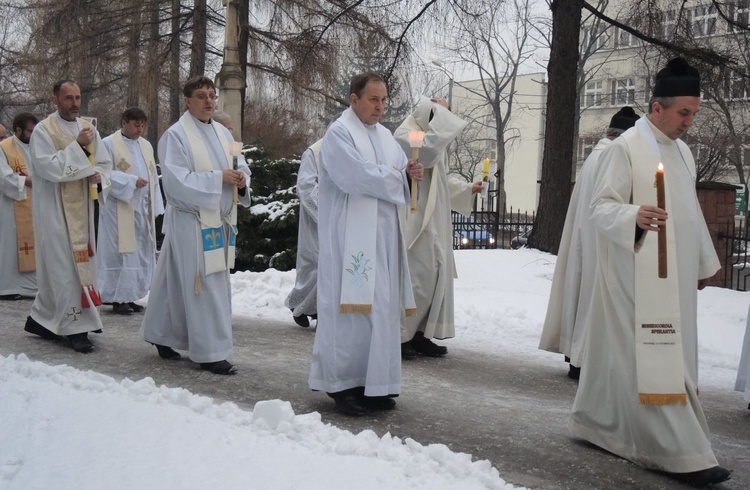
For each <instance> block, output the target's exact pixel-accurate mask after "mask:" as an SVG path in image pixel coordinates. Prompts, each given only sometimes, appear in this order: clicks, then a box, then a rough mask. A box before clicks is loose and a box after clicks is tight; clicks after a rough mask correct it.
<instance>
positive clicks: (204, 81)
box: [141, 76, 250, 375]
mask: <svg viewBox="0 0 750 490" xmlns="http://www.w3.org/2000/svg"><path fill="white" fill-rule="evenodd" d="M183 95H184V100H185V105H186V106H187V111H186V112H185V113H184V114H183V115H182V117H181V118H180V120H179V121H178V122H176V123H175V124H173V125H172V126H171V127H170V128H169V129H168V130H167V131H166V132H165V133H164V134H163V135H162V137H161V139H160V140H159V150H158V151H159V162H160V165H161V171H162V184H163V186H164V193H165V195H166V197H167V206H166V211H165V213H164V226H163V229H162V231H163V232H164V235H165V236H164V242H163V243H162V247H161V251H160V252H159V260H158V263H157V266H156V273H155V275H154V281H153V284H152V286H151V292H150V294H149V297H148V305H147V308H146V314H145V316H144V319H143V324H142V326H141V335H142V336H143V339H144V340H145V341H147V342H149V343H152V344H154V345H155V346H156V348H157V350H158V353H159V356H161V357H162V358H164V359H169V360H176V359H179V358H180V354H179V353H177V352H176V351H175V350H174V349H180V350H187V351H188V352H189V355H190V359H191V360H192V361H193V362H196V363H199V364H200V365H201V369H204V370H207V371H210V372H212V373H215V374H222V375H227V374H235V373H236V372H237V368H236V367H235V366H234V365H233V364H231V363H230V362H229V359H230V358H231V357H232V352H233V346H232V288H231V285H230V283H229V270H230V269H231V268H233V267H234V256H235V241H236V236H237V205H238V204H242V205H243V206H245V207H247V206H249V205H250V191H249V185H250V169H249V168H248V166H247V164H246V163H245V160H244V158H242V157H241V156H240V157H235V159H234V160H233V159H232V156H231V154H230V148H231V146H230V144H231V143H232V141H233V138H232V135H231V133H230V132H229V131H228V130H227V129H226V128H225V127H224V126H222V125H221V124H219V123H217V122H215V121H213V120H212V119H211V116H212V115H213V113H214V110H215V104H216V88H215V86H214V83H213V81H211V79H209V78H206V77H204V76H197V77H193V78H191V79H190V80H188V81H187V83H186V84H185V86H184V88H183ZM234 162H236V163H237V168H236V169H234V168H233V166H234Z"/></svg>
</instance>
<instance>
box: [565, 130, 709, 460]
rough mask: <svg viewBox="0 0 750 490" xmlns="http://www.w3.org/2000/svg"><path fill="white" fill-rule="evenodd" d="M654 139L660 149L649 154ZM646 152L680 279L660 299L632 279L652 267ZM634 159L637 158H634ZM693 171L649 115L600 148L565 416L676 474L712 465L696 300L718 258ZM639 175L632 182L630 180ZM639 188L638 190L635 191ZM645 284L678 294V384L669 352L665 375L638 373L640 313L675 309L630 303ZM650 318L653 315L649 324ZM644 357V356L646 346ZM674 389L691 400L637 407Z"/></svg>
mask: <svg viewBox="0 0 750 490" xmlns="http://www.w3.org/2000/svg"><path fill="white" fill-rule="evenodd" d="M653 139H655V141H656V144H657V145H658V153H657V152H656V151H654V150H652V147H653V145H652V141H653ZM644 152H651V153H653V154H658V155H659V156H660V158H661V161H662V163H663V164H664V167H665V170H664V173H665V175H666V176H668V177H667V179H668V186H667V192H668V193H669V200H668V201H667V203H668V204H667V206H668V207H669V209H667V212H668V213H669V219H668V220H667V222H669V221H672V228H671V229H670V231H672V232H673V236H674V241H675V245H676V246H675V247H674V251H673V253H672V254H671V255H673V256H674V261H675V262H674V263H672V262H670V268H671V269H670V270H669V274H672V272H673V269H674V270H676V271H679V273H678V274H677V275H676V277H675V278H674V279H675V280H676V284H674V285H672V286H670V287H673V288H674V289H676V298H675V296H664V295H662V293H663V292H662V291H661V290H660V291H658V292H657V293H653V291H652V290H651V289H650V288H649V286H643V285H642V284H643V282H644V281H643V280H642V279H638V280H637V279H636V275H638V274H640V272H638V273H637V272H636V268H641V267H645V268H646V270H647V271H648V272H649V273H650V272H651V270H652V269H653V271H654V273H655V274H656V271H657V264H656V263H655V259H654V257H653V256H652V255H651V254H650V253H649V252H645V253H644V248H643V247H644V245H645V243H641V242H639V243H638V244H636V216H637V212H638V208H639V207H640V206H641V205H642V204H651V203H653V202H655V199H656V194H655V193H656V189H654V187H653V185H654V179H655V174H656V167H655V166H656V164H658V161H653V160H654V157H653V155H651V156H650V157H648V158H646V157H644ZM636 158H638V159H639V162H635V159H636ZM640 160H642V161H640ZM641 164H643V165H647V170H643V171H641V170H638V169H637V167H638V166H639V165H641ZM652 166H653V167H652ZM694 175H695V163H694V161H693V158H692V156H691V154H690V151H689V149H688V148H687V146H686V145H685V144H684V143H683V142H682V141H680V140H672V139H670V138H669V137H667V136H666V135H664V134H663V133H662V132H661V131H659V130H658V129H657V128H656V127H655V126H653V124H651V123H650V121H648V119H647V118H642V119H641V120H640V121H639V123H637V124H636V126H635V127H633V128H631V129H629V130H628V131H626V132H625V133H624V134H623V135H622V136H620V137H619V138H617V139H616V140H615V141H614V142H613V143H612V144H611V145H609V147H607V148H606V149H605V150H604V151H603V152H602V154H601V156H600V158H599V170H598V172H597V175H596V178H595V181H594V188H593V193H592V198H591V215H590V216H591V221H592V223H593V225H594V227H595V228H596V231H597V254H596V257H597V261H598V264H597V271H596V280H595V283H594V288H593V291H594V299H593V300H592V302H591V311H590V314H589V325H588V333H587V336H586V340H585V343H584V352H583V365H582V366H581V379H580V381H579V385H578V391H577V393H576V398H575V400H574V402H573V410H572V414H571V419H570V428H571V431H572V432H573V434H574V435H575V436H576V437H580V438H582V439H585V440H587V441H589V442H591V443H593V444H595V445H597V446H599V447H602V448H604V449H606V450H608V451H610V452H612V453H615V454H617V455H619V456H621V457H623V458H626V459H628V460H630V461H632V462H634V463H636V464H638V465H640V466H642V467H644V468H650V469H657V470H662V471H668V472H676V473H684V472H692V471H699V470H703V469H706V468H710V467H712V466H715V465H716V464H717V462H716V458H715V457H714V454H713V451H712V450H711V443H710V441H709V438H708V437H709V434H708V425H707V423H706V419H705V416H704V414H703V410H702V409H701V406H700V402H699V401H698V394H697V379H698V363H697V355H698V349H697V335H698V334H697V323H696V322H697V319H696V312H697V306H696V304H697V284H698V280H699V279H701V278H706V277H710V276H711V275H713V274H714V273H715V272H716V271H717V270H718V269H719V261H718V258H717V256H716V252H715V250H714V248H713V243H712V242H711V237H710V235H709V233H708V228H707V227H706V223H705V220H704V218H703V215H702V212H701V210H700V206H699V204H698V199H697V195H696V191H695V181H694ZM635 179H637V180H638V182H634V180H635ZM635 189H642V191H643V192H641V190H637V191H636V192H635V193H634V190H635ZM642 193H645V194H647V196H648V200H647V202H639V201H638V199H641V197H640V194H642ZM652 196H653V197H652ZM644 234H647V235H652V234H653V236H646V237H643V236H641V240H645V241H649V240H656V233H655V232H652V231H648V232H644ZM641 253H644V255H643V257H644V259H645V260H647V261H648V262H649V263H648V264H643V265H636V264H637V261H640V260H641V258H640V257H639V258H636V255H638V254H641ZM649 280H651V279H647V280H646V282H648V281H649ZM641 287H645V288H649V289H647V291H644V292H651V293H652V294H654V295H656V294H659V295H662V296H661V297H662V298H664V301H665V302H667V301H674V300H675V299H676V300H677V310H675V311H676V313H677V314H678V315H679V324H680V327H681V329H680V334H681V335H680V336H681V338H680V339H679V341H680V342H681V351H682V352H681V353H680V354H681V356H680V357H681V360H682V363H683V366H682V369H683V375H682V379H683V382H682V385H681V386H680V387H679V389H675V387H674V386H675V382H676V380H678V378H679V368H675V367H674V363H675V362H676V360H675V357H674V356H673V355H670V354H668V353H667V354H666V355H665V357H667V358H668V359H669V361H670V367H669V368H665V369H670V370H671V371H670V372H669V373H666V376H662V375H663V374H664V373H662V372H656V371H653V370H652V368H648V364H646V366H647V368H646V372H647V373H648V375H649V376H651V377H653V378H660V379H655V380H653V381H654V382H653V383H651V381H650V380H649V381H648V383H644V379H643V371H642V372H641V374H640V375H639V372H638V371H639V369H642V368H643V364H642V363H641V361H643V359H642V358H641V359H639V356H641V357H642V356H643V355H644V352H638V351H639V349H640V346H639V344H640V345H645V344H646V342H650V341H646V342H644V341H643V339H642V338H641V333H640V332H638V333H636V328H637V325H636V323H637V320H636V319H638V321H641V322H643V323H646V324H647V325H648V324H649V323H651V322H652V321H653V322H654V323H653V324H654V325H660V323H658V322H661V321H662V320H660V316H661V315H662V314H666V315H667V317H666V318H665V322H666V323H667V324H670V322H673V321H674V316H673V315H674V314H675V311H673V310H672V309H671V308H670V307H668V306H667V305H666V304H665V305H662V306H663V308H659V307H657V305H653V304H652V305H650V306H648V305H647V306H646V307H645V308H646V309H645V310H644V311H643V312H641V311H640V310H641V309H640V306H639V305H638V304H637V302H636V300H637V299H638V300H639V301H643V299H642V298H641V292H638V291H637V289H638V288H641ZM669 294H670V295H671V294H672V293H669ZM644 304H645V303H644ZM646 314H647V315H648V318H650V319H648V322H646V317H645V316H644V315H646ZM671 324H672V325H674V323H671ZM638 328H642V327H641V326H640V325H639V326H638ZM653 329H654V330H660V329H662V327H659V326H656V327H653ZM644 330H646V329H644ZM647 330H648V332H646V333H647V334H648V335H653V336H654V337H655V338H656V339H657V341H659V342H661V340H658V339H661V338H665V339H668V340H667V341H666V342H665V344H666V345H665V346H662V347H666V349H667V350H673V349H676V345H677V341H676V339H675V338H674V337H673V333H672V332H671V331H668V330H672V329H668V328H663V330H667V331H666V332H664V333H662V332H651V330H652V327H651V325H648V328H647ZM674 330H675V331H676V330H677V329H674ZM670 343H671V344H672V345H669V344H670ZM648 348H650V347H648ZM645 355H646V356H649V355H650V353H648V352H645ZM639 365H640V368H639ZM651 366H654V364H651ZM644 387H645V388H644ZM680 389H681V390H682V391H683V392H684V394H685V396H686V398H687V404H685V405H683V404H682V403H681V402H680V398H679V396H678V397H675V398H671V397H667V398H664V399H662V400H659V399H655V400H653V399H652V400H651V402H662V403H663V402H668V403H667V404H644V403H641V402H642V401H648V400H643V398H642V397H641V395H642V394H657V395H663V394H667V395H669V394H677V395H679V394H680V393H679V390H680ZM641 390H644V391H641ZM675 391H676V392H677V393H674V392H675ZM675 402H676V403H675Z"/></svg>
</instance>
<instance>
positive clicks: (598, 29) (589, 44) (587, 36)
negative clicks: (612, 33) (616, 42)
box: [583, 25, 609, 53]
mask: <svg viewBox="0 0 750 490" xmlns="http://www.w3.org/2000/svg"><path fill="white" fill-rule="evenodd" d="M608 39H609V36H607V29H606V28H605V27H604V26H602V25H596V26H592V27H589V28H588V29H586V30H585V31H584V36H583V47H584V49H585V50H586V51H590V52H592V53H593V52H595V51H599V50H600V49H604V48H605V47H606V46H607V40H608Z"/></svg>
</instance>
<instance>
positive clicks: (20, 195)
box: [0, 136, 36, 297]
mask: <svg viewBox="0 0 750 490" xmlns="http://www.w3.org/2000/svg"><path fill="white" fill-rule="evenodd" d="M13 142H14V143H15V144H16V146H17V147H18V148H19V149H20V150H21V153H22V154H23V157H24V159H25V160H26V165H27V167H28V165H29V159H30V158H31V152H30V150H29V145H27V144H25V143H23V142H22V141H21V140H19V139H18V138H16V137H15V136H13ZM31 193H32V191H31V189H30V188H28V187H26V177H24V176H23V175H20V174H17V173H15V172H14V171H13V169H12V168H11V167H10V165H8V160H7V158H6V156H5V152H4V151H3V150H2V149H0V295H6V294H20V295H22V296H31V297H33V296H35V295H36V272H35V271H31V272H19V271H18V241H17V239H16V214H15V209H14V202H15V201H22V200H24V199H27V198H28V197H29V196H30V195H31ZM32 245H33V244H32ZM29 253H30V254H33V253H34V251H33V250H30V251H29Z"/></svg>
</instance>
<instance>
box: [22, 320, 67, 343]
mask: <svg viewBox="0 0 750 490" xmlns="http://www.w3.org/2000/svg"><path fill="white" fill-rule="evenodd" d="M23 329H24V330H25V331H27V332H29V333H33V334H34V335H38V336H40V337H41V338H43V339H47V340H59V339H60V338H62V337H60V336H59V335H57V334H55V333H52V332H50V331H49V330H47V329H46V328H44V327H43V326H41V325H40V324H39V322H37V321H36V320H34V319H33V318H31V316H27V317H26V325H25V326H24V327H23Z"/></svg>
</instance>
